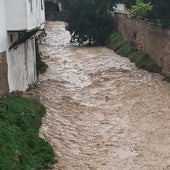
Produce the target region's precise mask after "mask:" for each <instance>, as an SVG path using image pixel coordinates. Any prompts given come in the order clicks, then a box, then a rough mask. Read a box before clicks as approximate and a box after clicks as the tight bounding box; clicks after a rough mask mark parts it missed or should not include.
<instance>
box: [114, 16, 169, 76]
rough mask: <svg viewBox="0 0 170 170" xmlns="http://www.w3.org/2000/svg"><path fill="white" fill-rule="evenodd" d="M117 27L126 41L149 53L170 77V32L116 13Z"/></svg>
mask: <svg viewBox="0 0 170 170" xmlns="http://www.w3.org/2000/svg"><path fill="white" fill-rule="evenodd" d="M115 25H116V29H117V31H118V32H120V33H121V34H122V35H123V37H124V38H125V40H127V41H130V42H132V43H134V44H135V45H136V46H137V48H138V49H139V50H141V51H144V52H146V53H148V54H149V55H150V57H151V58H152V59H153V60H154V61H155V62H156V63H157V64H158V65H159V66H161V67H162V68H163V73H165V74H166V75H170V30H165V29H162V28H161V27H159V26H154V25H153V24H149V23H146V22H143V21H141V20H136V19H131V18H128V17H127V15H126V14H121V13H115Z"/></svg>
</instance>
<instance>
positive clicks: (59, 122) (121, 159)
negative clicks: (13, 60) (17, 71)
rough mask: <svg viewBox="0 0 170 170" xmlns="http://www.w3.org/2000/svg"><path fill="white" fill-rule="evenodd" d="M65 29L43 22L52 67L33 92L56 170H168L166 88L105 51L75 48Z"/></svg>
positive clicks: (169, 88) (169, 90) (169, 89)
mask: <svg viewBox="0 0 170 170" xmlns="http://www.w3.org/2000/svg"><path fill="white" fill-rule="evenodd" d="M64 27H65V24H64V23H63V22H47V24H46V30H47V34H48V36H47V38H46V42H45V43H42V44H41V45H40V48H41V52H42V54H43V56H44V61H45V62H46V63H47V64H48V65H49V69H48V71H47V73H46V74H44V75H42V76H41V77H40V80H39V83H38V89H37V90H38V92H39V93H40V98H41V101H42V103H43V104H44V105H45V106H46V108H47V114H46V116H45V117H44V119H43V125H42V127H41V130H40V136H41V137H43V138H45V139H46V140H47V141H48V142H49V143H50V144H51V145H52V146H53V148H54V151H55V153H56V155H57V157H58V160H59V161H58V163H57V164H55V165H54V167H53V169H54V170H170V84H168V83H166V82H164V81H162V77H161V76H160V75H158V74H153V73H148V72H147V71H144V70H140V69H137V68H136V66H135V65H134V64H133V63H131V62H130V61H129V60H128V59H127V58H123V57H121V56H119V55H117V54H115V53H114V52H113V51H112V50H110V49H108V48H106V47H76V46H73V45H71V44H70V43H69V41H70V35H69V33H68V32H67V31H66V30H65V28H64Z"/></svg>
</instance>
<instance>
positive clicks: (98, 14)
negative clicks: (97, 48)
mask: <svg viewBox="0 0 170 170" xmlns="http://www.w3.org/2000/svg"><path fill="white" fill-rule="evenodd" d="M111 8H112V3H111V0H105V1H103V0H72V3H70V4H69V6H67V10H68V16H67V23H68V25H67V27H66V29H67V30H68V31H70V33H71V35H72V42H78V43H79V44H83V42H85V41H88V42H89V44H94V45H103V44H105V41H106V39H107V38H108V37H109V36H110V33H111V32H112V29H113V24H112V23H113V17H112V14H111V12H110V11H111Z"/></svg>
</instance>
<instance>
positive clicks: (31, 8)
mask: <svg viewBox="0 0 170 170" xmlns="http://www.w3.org/2000/svg"><path fill="white" fill-rule="evenodd" d="M29 2H30V11H31V12H32V10H33V4H32V0H29Z"/></svg>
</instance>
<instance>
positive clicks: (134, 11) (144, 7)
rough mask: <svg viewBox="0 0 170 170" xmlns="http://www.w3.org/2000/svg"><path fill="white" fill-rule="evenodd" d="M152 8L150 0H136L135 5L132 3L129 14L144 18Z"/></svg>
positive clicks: (133, 16)
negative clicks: (146, 0)
mask: <svg viewBox="0 0 170 170" xmlns="http://www.w3.org/2000/svg"><path fill="white" fill-rule="evenodd" d="M152 8H153V6H152V5H151V2H149V3H143V2H142V0H136V5H133V6H132V7H131V9H130V16H131V17H132V18H137V19H142V20H146V19H147V18H148V14H149V13H150V12H151V10H152Z"/></svg>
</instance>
